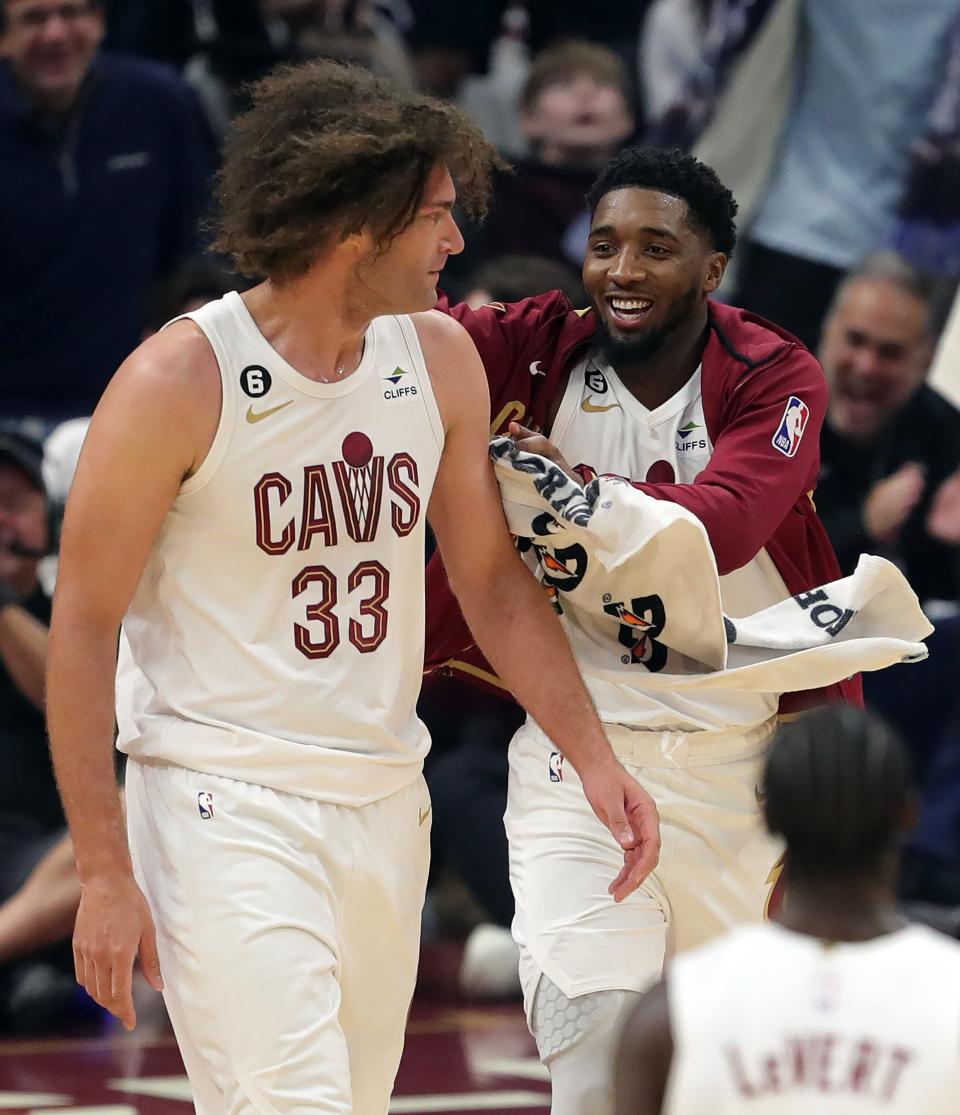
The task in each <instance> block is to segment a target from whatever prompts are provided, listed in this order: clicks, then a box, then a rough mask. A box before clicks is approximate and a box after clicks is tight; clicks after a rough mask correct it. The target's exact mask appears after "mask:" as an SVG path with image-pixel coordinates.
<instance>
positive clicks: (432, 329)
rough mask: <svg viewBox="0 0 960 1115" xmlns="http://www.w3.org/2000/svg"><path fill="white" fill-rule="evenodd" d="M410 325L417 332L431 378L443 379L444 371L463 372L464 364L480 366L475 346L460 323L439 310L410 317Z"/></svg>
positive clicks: (426, 311)
mask: <svg viewBox="0 0 960 1115" xmlns="http://www.w3.org/2000/svg"><path fill="white" fill-rule="evenodd" d="M410 321H411V322H412V323H413V327H414V329H416V331H417V338H418V339H419V341H420V348H421V349H422V351H423V359H424V363H425V364H426V366H427V370H428V371H429V372H430V374H431V375H434V374H436V373H439V374H441V375H443V374H444V370H445V369H455V370H460V371H462V369H463V366H464V364H465V363H467V364H469V363H472V362H476V363H477V364H478V365H479V355H478V353H477V348H476V345H475V344H474V343H473V340H472V339H471V337H470V334H469V333H468V332H467V330H466V329H464V327H463V326H462V325H461V324H460V322H458V321H456V320H454V319H453V318H452V317H448V316H447V315H446V314H444V313H441V312H440V311H439V310H425V311H424V312H423V313H418V314H411V315H410Z"/></svg>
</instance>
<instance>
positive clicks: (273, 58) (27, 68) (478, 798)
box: [0, 0, 960, 1029]
mask: <svg viewBox="0 0 960 1115" xmlns="http://www.w3.org/2000/svg"><path fill="white" fill-rule="evenodd" d="M0 28H2V29H0V56H2V57H0V261H2V266H0V865H2V868H0V1028H3V1027H9V1028H17V1029H30V1028H35V1027H38V1026H41V1025H43V1024H45V1023H46V1022H47V1021H49V1019H51V1018H60V1017H62V1016H63V1012H64V1011H67V1012H69V1011H70V1010H73V1009H76V1008H77V1005H78V1004H77V994H78V993H77V992H76V990H75V988H74V986H73V982H72V979H71V978H70V975H69V973H70V970H71V964H70V961H69V947H68V946H66V945H65V944H64V938H65V936H66V934H67V933H68V932H69V927H70V925H71V924H72V917H73V912H74V911H75V906H76V897H77V886H76V880H75V877H74V875H73V868H72V854H71V850H70V846H69V840H68V838H67V837H66V836H65V831H64V819H63V815H62V813H61V811H60V806H59V802H58V798H57V795H56V789H55V786H54V782H53V776H52V772H51V769H50V765H49V760H48V758H47V747H46V737H45V731H44V723H43V715H42V706H43V685H42V677H43V664H44V656H45V636H46V624H47V622H48V621H49V611H50V593H51V590H52V584H53V580H54V576H55V561H56V558H55V555H56V533H57V524H58V518H59V514H60V510H61V509H62V505H63V501H64V500H65V498H66V494H67V491H68V489H69V484H70V478H71V477H72V475H73V469H74V467H75V465H76V460H77V455H78V453H79V451H80V446H81V444H82V440H83V435H84V432H85V430H86V425H87V421H88V419H89V416H90V414H91V413H92V411H93V409H94V408H95V406H96V403H97V400H98V398H99V396H100V394H101V393H102V391H103V389H104V387H105V385H106V383H107V382H108V380H109V378H110V376H111V375H112V373H113V372H114V371H115V369H116V367H117V366H118V365H119V364H120V363H121V361H122V360H123V359H124V357H125V356H126V355H127V354H128V353H129V352H130V351H131V350H132V349H133V348H134V347H136V345H137V344H138V343H139V341H140V340H141V339H142V338H143V337H145V336H147V335H149V334H150V333H151V332H153V331H155V330H156V329H158V328H159V327H160V326H161V325H162V324H163V323H164V322H165V321H167V320H169V319H170V318H172V317H174V316H176V315H177V314H179V313H182V312H184V311H186V310H189V309H191V308H195V307H196V306H198V305H201V304H202V303H204V302H206V301H208V300H210V299H211V298H215V297H218V296H220V295H221V294H222V293H224V292H225V291H227V290H230V289H244V288H245V287H247V286H249V285H250V284H251V283H252V282H253V281H254V278H255V277H253V276H239V275H236V274H232V273H231V272H230V270H229V268H228V267H227V265H226V263H225V261H223V260H222V259H217V258H215V257H214V256H212V255H211V254H209V253H208V252H206V250H205V243H206V241H207V239H208V236H209V233H208V232H207V231H206V230H207V223H206V222H207V219H208V218H209V216H210V213H211V206H212V193H213V181H214V175H215V172H216V168H217V164H218V160H219V156H220V151H221V146H222V143H223V141H224V135H225V132H226V129H227V126H228V124H229V122H230V120H231V118H232V117H233V116H234V115H235V114H236V113H237V112H239V111H242V109H243V107H244V105H245V103H246V97H247V93H246V87H247V86H248V84H249V83H250V82H251V81H254V80H256V79H257V78H259V77H261V76H263V75H265V74H266V73H267V72H268V71H269V70H270V69H272V68H273V67H274V66H276V65H277V64H279V63H284V62H290V61H297V60H302V59H306V58H312V57H332V58H337V59H341V60H349V61H352V62H355V63H357V64H359V65H362V66H366V67H369V68H370V69H371V70H373V71H375V72H377V73H378V74H381V75H383V76H385V77H387V78H388V79H389V80H391V81H394V82H397V83H401V84H403V85H406V86H411V87H417V88H420V89H422V90H424V91H426V92H429V93H432V94H435V95H437V96H440V97H444V98H450V99H452V100H455V101H456V102H457V103H458V104H460V105H461V106H462V107H463V108H464V109H465V110H466V111H467V112H468V113H470V114H471V115H472V116H473V117H474V118H475V119H476V121H477V122H478V123H479V124H480V126H481V127H482V129H483V130H484V132H485V133H486V134H487V135H488V137H489V138H490V139H491V141H492V142H494V143H495V144H496V145H497V146H498V147H499V148H500V150H501V151H502V152H503V153H504V155H505V157H506V158H507V159H508V161H509V162H510V164H511V167H512V170H511V172H510V173H504V174H502V175H500V177H499V178H498V180H497V182H496V187H495V195H494V201H493V205H492V208H491V212H490V215H489V218H488V220H487V221H486V222H485V223H484V224H483V225H482V226H478V225H473V224H470V223H465V224H464V234H465V239H466V248H465V250H464V252H463V253H462V254H461V255H460V256H458V257H456V258H454V259H452V260H451V261H450V264H449V266H448V267H447V270H446V271H445V272H444V276H443V285H444V287H445V289H446V290H447V292H448V293H449V294H450V295H451V296H452V297H453V298H456V299H467V300H469V301H471V303H473V304H482V303H484V302H486V301H493V300H496V301H513V300H517V299H520V298H523V297H526V296H528V295H533V294H538V293H541V292H543V291H545V290H550V289H554V288H560V289H562V290H563V291H565V292H566V293H567V294H568V296H569V297H570V299H571V300H572V301H573V302H574V304H581V305H582V304H584V299H583V292H582V290H581V288H580V281H579V270H580V263H581V259H582V255H583V250H584V246H585V243H586V234H587V223H588V214H587V211H586V207H585V203H584V194H585V193H586V191H587V189H588V187H589V186H590V184H591V182H592V181H593V178H594V177H595V175H596V173H597V171H598V170H599V169H600V168H601V167H602V166H603V165H604V164H605V163H606V162H607V161H608V160H609V159H610V158H611V157H612V156H614V155H615V154H616V153H617V152H618V151H619V150H620V149H622V148H623V147H624V146H625V145H629V144H637V143H640V144H652V145H657V146H668V147H681V148H683V149H687V150H692V151H693V152H694V153H696V154H697V155H698V156H699V157H700V158H702V159H703V160H704V161H705V162H707V163H709V164H710V165H712V166H713V167H715V168H716V170H717V171H718V172H719V174H720V176H721V178H723V180H724V181H725V182H726V183H727V185H729V186H730V187H731V188H732V189H733V191H734V193H735V195H736V197H737V200H738V202H739V205H740V244H739V246H738V249H737V252H736V254H735V257H734V259H733V261H732V266H731V267H730V269H729V272H728V276H727V279H726V280H725V282H724V286H723V288H722V290H721V293H720V296H721V298H723V299H724V300H726V301H730V302H733V303H735V304H738V305H742V306H744V307H745V308H747V309H750V310H754V311H755V312H757V313H759V314H761V315H763V316H765V317H768V318H770V319H771V320H773V321H775V322H777V323H778V324H780V325H782V326H784V327H785V328H787V329H789V330H790V331H791V332H793V333H795V334H796V335H797V336H798V337H799V338H800V339H801V340H802V341H803V342H804V343H805V344H806V345H808V346H809V347H810V348H811V349H812V350H813V351H814V352H816V353H817V354H818V355H819V357H820V359H821V361H822V363H823V365H824V369H825V372H826V375H827V377H828V381H829V384H830V388H831V396H832V397H831V405H830V412H829V417H828V422H827V426H826V428H825V430H824V435H823V469H822V473H821V477H820V484H819V489H818V493H817V505H818V509H819V511H820V513H821V515H822V517H823V519H824V522H825V524H826V526H827V529H828V531H829V533H830V535H831V537H832V539H833V542H834V545H835V547H836V550H837V553H838V556H839V558H840V562H841V565H842V567H843V570H844V572H845V573H846V572H850V571H852V569H853V567H854V565H855V564H856V561H857V558H858V556H859V554H861V553H863V552H870V553H877V554H882V555H883V556H885V557H888V558H890V559H892V560H894V561H896V562H897V563H898V564H900V565H901V567H903V568H904V570H905V571H906V574H907V576H908V577H909V579H910V581H911V583H912V584H913V586H914V588H915V590H916V591H917V593H918V595H919V596H920V598H921V601H922V602H923V603H924V605H925V607H926V609H927V611H928V614H929V615H930V616H931V618H932V619H933V621H934V623H936V625H937V631H936V633H935V634H934V636H933V637H932V638H931V640H930V647H931V655H930V658H929V660H928V661H927V662H925V663H922V664H920V665H917V666H911V667H909V668H906V667H898V668H895V669H894V670H890V671H886V672H884V673H881V674H879V675H871V676H870V677H869V678H868V679H867V682H868V684H867V696H868V701H869V703H870V704H871V705H873V706H874V707H875V708H877V709H879V710H880V711H881V712H883V713H884V714H885V715H886V716H887V717H888V718H889V719H891V720H892V721H893V722H894V723H895V724H896V725H897V727H898V728H899V729H900V731H901V732H902V733H903V735H904V736H905V738H906V739H907V741H908V742H909V743H910V746H911V749H912V751H913V754H914V759H915V762H916V765H917V768H918V772H919V775H920V779H921V784H922V786H923V792H924V812H923V819H922V820H921V823H920V826H919V828H918V829H917V831H916V832H915V834H914V835H913V837H912V839H911V843H910V846H909V848H908V849H907V856H906V860H905V868H904V874H903V879H902V883H901V893H902V898H903V901H904V903H905V904H908V905H910V907H911V908H912V910H913V911H914V913H917V914H919V915H920V916H922V917H925V918H926V919H927V920H929V921H931V922H932V923H934V924H938V925H940V926H942V927H943V928H945V929H946V930H947V931H951V932H954V933H958V934H960V685H958V680H960V618H958V613H960V410H958V408H957V407H958V402H960V310H954V311H953V317H952V318H951V307H952V306H954V304H955V294H956V289H957V283H958V279H960V2H958V0H924V2H923V3H922V4H906V3H904V0H849V2H847V3H837V2H836V0H633V3H631V4H627V5H619V4H593V5H585V4H582V3H573V2H572V0H569V2H568V0H549V2H547V0H528V2H526V3H521V2H518V0H458V2H457V3H450V2H449V0H443V2H441V0H103V2H102V3H97V2H96V0H0ZM422 714H423V715H424V717H425V719H427V720H428V722H429V724H430V727H431V729H432V730H433V733H434V738H435V746H434V751H433V754H432V756H431V759H430V762H429V766H428V770H427V775H428V779H429V781H430V783H431V789H432V792H433V796H434V809H435V821H434V845H435V846H434V853H435V866H434V885H433V887H432V890H431V900H430V902H429V904H428V911H427V918H426V922H425V933H426V934H427V935H428V936H439V937H444V936H447V937H451V936H453V937H459V938H461V939H464V938H465V939H466V940H467V948H466V953H465V955H464V959H463V963H462V967H461V968H460V971H459V979H460V984H461V989H462V990H463V991H464V992H465V993H468V994H475V995H498V994H511V993H514V992H515V990H516V970H515V969H516V957H515V953H513V952H512V945H511V942H510V939H509V933H508V931H507V927H508V926H509V923H510V918H511V916H512V897H511V894H510V888H509V883H508V879H507V866H506V865H507V853H506V842H505V837H504V834H503V827H502V814H503V807H504V802H505V797H506V777H507V774H506V745H507V741H508V740H509V738H510V735H511V734H512V731H513V729H514V727H515V726H516V725H517V723H518V721H519V714H518V712H517V710H516V709H515V708H513V707H512V706H510V705H508V704H507V703H506V702H504V701H499V700H497V699H496V698H493V697H489V696H484V695H481V694H479V693H472V692H464V691H452V690H451V688H450V685H449V684H448V685H447V686H445V687H441V686H438V685H436V684H428V685H427V687H426V689H425V692H424V697H423V701H422ZM24 849H27V851H24Z"/></svg>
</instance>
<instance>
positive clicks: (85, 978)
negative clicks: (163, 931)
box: [73, 875, 163, 1030]
mask: <svg viewBox="0 0 960 1115" xmlns="http://www.w3.org/2000/svg"><path fill="white" fill-rule="evenodd" d="M137 953H139V954H140V963H141V966H142V968H143V974H144V975H145V976H146V978H147V982H148V983H149V984H150V986H151V987H153V988H154V989H155V990H157V991H162V990H163V979H162V977H161V975H160V961H159V959H158V957H157V937H156V931H155V930H154V927H153V918H152V917H151V916H150V909H149V907H148V906H147V900H146V899H145V898H144V897H143V892H142V891H141V890H140V888H139V887H138V886H137V884H136V882H135V881H134V879H133V877H132V876H119V877H118V876H115V875H111V876H110V877H109V878H96V879H92V880H90V881H89V882H87V883H85V884H84V885H83V888H82V890H81V895H80V909H79V910H78V911H77V922H76V925H75V927H74V930H73V962H74V967H75V969H76V973H77V983H79V984H80V985H81V986H82V987H85V988H86V989H87V992H88V993H89V994H90V995H91V996H92V997H93V998H94V999H96V1001H97V1002H98V1003H99V1004H100V1005H101V1006H102V1007H106V1008H107V1010H108V1011H110V1013H111V1014H113V1015H116V1017H117V1018H119V1019H120V1021H121V1022H122V1023H123V1025H124V1026H125V1028H126V1029H128V1030H132V1029H133V1028H134V1026H135V1025H136V1024H137V1015H136V1011H135V1010H134V1007H133V962H134V960H135V959H136V957H137Z"/></svg>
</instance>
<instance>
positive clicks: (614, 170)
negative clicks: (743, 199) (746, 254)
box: [587, 147, 737, 257]
mask: <svg viewBox="0 0 960 1115" xmlns="http://www.w3.org/2000/svg"><path fill="white" fill-rule="evenodd" d="M631 188H634V189H640V190H656V191H658V192H659V193H664V194H670V195H672V196H673V197H678V198H681V199H682V200H683V201H685V202H686V203H687V210H688V212H689V214H690V220H691V221H692V223H693V224H694V226H695V227H696V228H697V229H698V230H699V231H700V232H702V233H703V234H704V235H705V236H706V237H707V239H708V240H709V242H710V245H711V247H712V249H713V250H714V251H717V252H723V253H724V255H726V256H728V257H729V256H730V255H732V254H733V249H734V246H735V245H736V242H737V223H736V216H737V203H736V201H735V200H734V197H733V194H732V193H731V192H730V190H728V189H727V187H726V186H725V185H724V184H723V183H722V182H721V181H720V178H719V177H718V175H717V172H716V171H715V170H714V169H713V168H712V167H708V166H707V165H706V164H705V163H701V162H700V160H699V159H695V158H694V157H693V155H688V154H686V153H685V152H683V151H664V150H661V149H659V148H656V147H628V148H627V149H626V150H625V151H622V152H621V153H620V154H619V155H618V156H617V157H616V158H615V159H614V160H613V161H612V162H610V163H608V164H607V166H606V167H604V169H603V170H602V171H601V172H600V175H599V177H598V178H597V180H596V182H594V184H593V185H592V186H591V187H590V192H589V193H588V194H587V204H588V205H589V206H590V212H591V213H592V212H593V211H594V210H595V209H596V208H597V205H598V204H599V202H600V199H601V198H602V197H604V195H605V194H608V193H610V192H611V191H612V190H627V189H631Z"/></svg>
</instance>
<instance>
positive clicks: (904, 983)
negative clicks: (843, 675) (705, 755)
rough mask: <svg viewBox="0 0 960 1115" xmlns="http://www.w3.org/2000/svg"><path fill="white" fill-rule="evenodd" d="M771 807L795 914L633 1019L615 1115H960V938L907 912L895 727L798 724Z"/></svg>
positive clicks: (688, 977)
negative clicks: (899, 884) (900, 907)
mask: <svg viewBox="0 0 960 1115" xmlns="http://www.w3.org/2000/svg"><path fill="white" fill-rule="evenodd" d="M764 785H765V790H766V802H765V806H764V810H765V813H766V819H767V824H768V825H769V826H770V830H771V832H775V833H777V834H778V835H779V836H782V837H783V838H784V839H785V840H786V844H787V857H788V858H787V862H788V864H789V868H788V871H789V876H790V878H789V888H790V898H789V902H788V903H787V904H786V905H785V907H784V908H783V910H782V911H781V913H780V915H779V917H778V919H777V922H778V923H779V924H776V923H768V924H766V925H754V926H744V927H743V928H741V929H737V930H734V932H732V933H730V934H729V935H728V936H726V937H724V938H722V939H721V940H719V941H715V942H713V943H712V944H709V945H705V946H704V947H702V948H699V949H696V950H694V951H693V952H689V953H686V954H684V955H683V956H681V957H678V958H677V960H676V961H675V963H674V964H672V965H671V967H670V970H669V974H668V975H667V977H666V979H665V980H664V981H662V982H661V983H658V984H657V985H656V986H655V987H654V988H652V989H651V990H650V991H649V992H648V993H647V994H646V995H645V996H644V998H643V999H642V1000H641V1001H640V1003H639V1004H638V1005H637V1006H636V1007H635V1009H634V1010H633V1012H632V1014H631V1016H630V1018H629V1021H628V1023H627V1025H626V1027H625V1030H624V1033H623V1038H622V1042H621V1045H620V1050H619V1054H618V1058H617V1083H616V1094H617V1100H616V1115H659V1113H660V1112H663V1113H664V1115H735V1113H738V1112H751V1113H756V1115H808V1113H809V1112H813V1111H815V1112H817V1115H848V1113H849V1115H869V1113H870V1112H874V1111H876V1112H880V1111H884V1112H892V1113H902V1115H917V1113H919V1112H923V1115H948V1113H952V1112H954V1111H956V1109H957V1096H958V1095H960V1010H958V1009H957V1004H958V1003H960V944H957V942H955V941H952V940H950V938H948V937H941V936H940V935H939V934H937V933H935V932H934V931H933V930H931V929H927V928H926V927H924V926H919V925H908V924H906V922H905V921H904V919H903V918H902V917H901V916H900V915H899V913H898V912H897V909H896V906H895V894H896V881H897V875H898V852H897V846H898V844H899V842H900V839H901V837H902V836H903V835H904V834H905V832H906V831H907V829H908V828H909V827H910V823H911V821H912V820H913V819H914V814H915V812H916V809H915V801H914V799H913V797H912V794H911V789H910V772H909V762H908V760H907V757H906V753H905V752H904V750H903V747H902V746H901V744H900V743H899V742H898V740H897V739H896V738H895V737H894V735H893V733H892V732H891V730H890V729H889V728H887V727H886V726H885V725H884V724H883V723H882V722H880V721H879V720H877V719H876V718H874V717H872V716H867V715H866V714H864V713H862V712H860V711H859V710H857V709H853V708H842V707H834V708H831V709H821V710H818V711H817V712H815V713H811V714H810V715H809V716H805V717H803V718H802V719H801V720H800V721H798V722H797V723H795V724H791V725H788V726H786V727H785V728H784V729H782V731H781V733H780V735H779V736H778V737H777V739H776V741H775V742H774V744H773V746H772V747H771V749H770V754H769V757H768V759H767V766H766V772H765V775H764Z"/></svg>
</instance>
